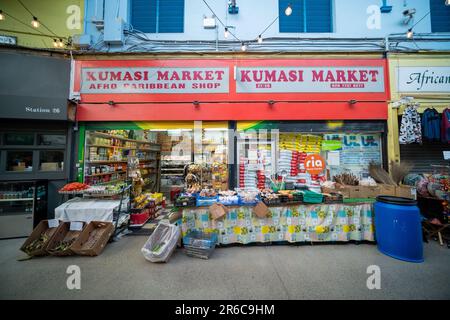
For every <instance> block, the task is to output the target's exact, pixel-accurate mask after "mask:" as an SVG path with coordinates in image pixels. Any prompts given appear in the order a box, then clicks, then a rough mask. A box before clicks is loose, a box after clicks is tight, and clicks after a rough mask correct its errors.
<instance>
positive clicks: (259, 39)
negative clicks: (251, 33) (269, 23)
mask: <svg viewBox="0 0 450 320" xmlns="http://www.w3.org/2000/svg"><path fill="white" fill-rule="evenodd" d="M262 42H263V38H262V36H261V35H259V36H258V43H262Z"/></svg>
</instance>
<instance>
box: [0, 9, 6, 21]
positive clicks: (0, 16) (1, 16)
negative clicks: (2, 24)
mask: <svg viewBox="0 0 450 320" xmlns="http://www.w3.org/2000/svg"><path fill="white" fill-rule="evenodd" d="M1 20H5V15H4V14H3V11H2V10H0V21H1Z"/></svg>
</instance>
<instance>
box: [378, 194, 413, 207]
mask: <svg viewBox="0 0 450 320" xmlns="http://www.w3.org/2000/svg"><path fill="white" fill-rule="evenodd" d="M376 199H377V201H378V202H384V203H389V204H396V205H399V206H415V205H417V201H416V200H413V199H409V198H403V197H394V196H378V197H377V198H376Z"/></svg>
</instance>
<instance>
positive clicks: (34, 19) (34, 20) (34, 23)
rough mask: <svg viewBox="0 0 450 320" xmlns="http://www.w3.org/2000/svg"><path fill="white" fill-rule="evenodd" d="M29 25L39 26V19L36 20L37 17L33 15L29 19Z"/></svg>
mask: <svg viewBox="0 0 450 320" xmlns="http://www.w3.org/2000/svg"><path fill="white" fill-rule="evenodd" d="M31 26H32V27H33V28H39V26H40V23H39V21H38V18H36V17H33V20H31Z"/></svg>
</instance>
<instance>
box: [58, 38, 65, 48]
mask: <svg viewBox="0 0 450 320" xmlns="http://www.w3.org/2000/svg"><path fill="white" fill-rule="evenodd" d="M59 47H60V48H64V42H63V41H62V39H59Z"/></svg>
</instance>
